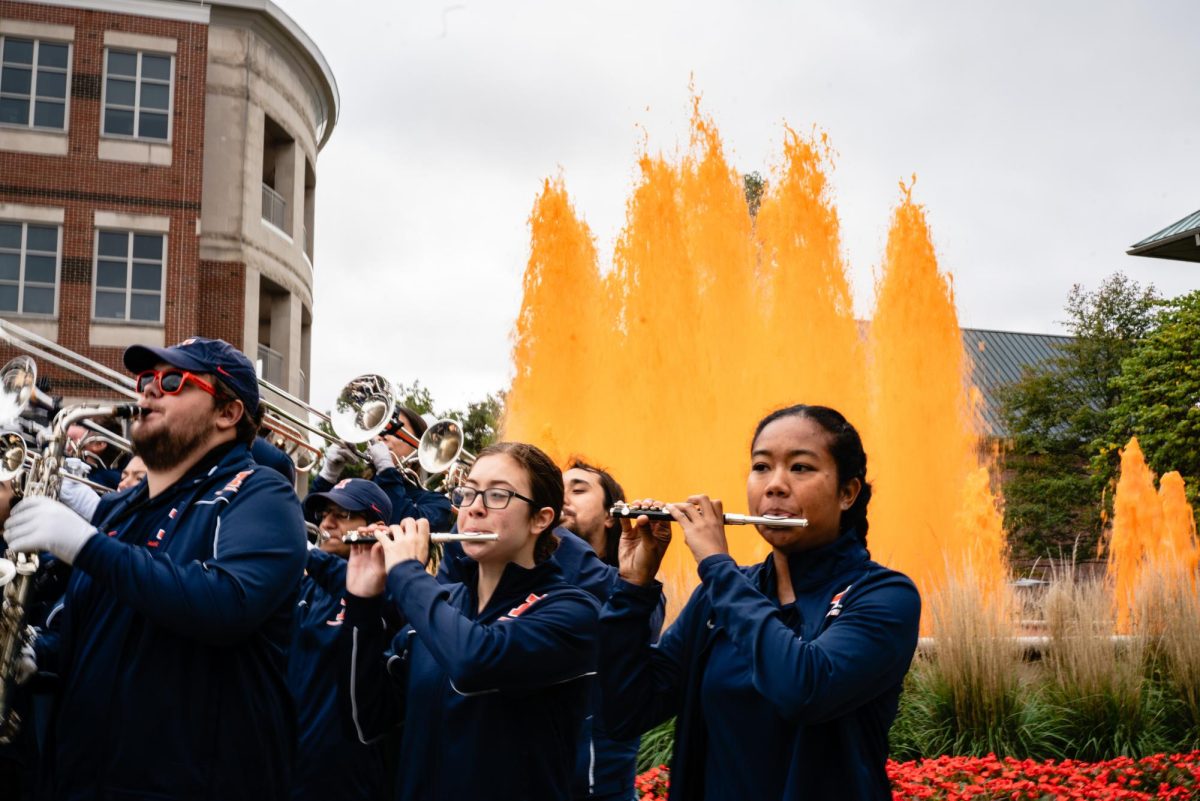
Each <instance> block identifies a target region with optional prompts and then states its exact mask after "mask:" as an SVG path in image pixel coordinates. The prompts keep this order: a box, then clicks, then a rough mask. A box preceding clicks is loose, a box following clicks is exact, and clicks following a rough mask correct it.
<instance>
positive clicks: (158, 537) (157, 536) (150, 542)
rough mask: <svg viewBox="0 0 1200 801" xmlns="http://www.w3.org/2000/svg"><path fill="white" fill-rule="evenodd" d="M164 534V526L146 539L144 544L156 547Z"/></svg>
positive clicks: (165, 531) (165, 532)
mask: <svg viewBox="0 0 1200 801" xmlns="http://www.w3.org/2000/svg"><path fill="white" fill-rule="evenodd" d="M166 534H167V530H166V529H165V528H160V529H159V530H158V532H157V533H156V534H155V535H154V536H153V537H151V538H150V539H149V540H147V541H146V546H147V547H149V548H157V547H158V544H159V543H160V542H162V538H163V537H165V536H166Z"/></svg>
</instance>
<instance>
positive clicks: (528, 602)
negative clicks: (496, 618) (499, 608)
mask: <svg viewBox="0 0 1200 801" xmlns="http://www.w3.org/2000/svg"><path fill="white" fill-rule="evenodd" d="M545 597H546V596H545V595H534V594H533V593H532V592H531V593H529V595H527V596H526V597H525V601H524V603H522V604H521V605H520V606H514V607H513V608H512V609H509V610H508V614H507V615H502V616H501V617H500V619H501V620H513V619H514V618H518V617H520V616H521V615H523V614H525V612H526V611H527V610H528V609H529V607H531V606H533V605H534V604H536V603H537V602H538V601H540V600H542V599H543V598H545Z"/></svg>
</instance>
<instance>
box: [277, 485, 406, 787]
mask: <svg viewBox="0 0 1200 801" xmlns="http://www.w3.org/2000/svg"><path fill="white" fill-rule="evenodd" d="M304 512H305V516H306V517H307V518H308V519H309V520H311V521H314V522H316V523H317V524H318V525H319V526H320V529H321V537H322V541H321V543H320V545H319V546H318V547H317V548H313V549H312V550H310V551H309V552H308V565H307V567H306V569H305V575H304V579H303V581H301V583H300V600H299V602H298V603H297V604H296V622H295V626H294V629H293V630H294V635H293V639H292V650H291V654H290V655H289V659H288V687H290V688H291V691H292V697H293V698H294V699H295V701H296V707H297V709H296V715H297V719H298V721H299V730H300V745H299V750H298V752H297V759H296V775H295V780H294V781H293V783H292V801H328V800H329V799H338V801H372V800H373V799H380V798H383V797H385V796H386V795H387V793H386V791H385V789H386V788H387V787H388V786H389V779H390V776H389V774H388V771H387V770H386V768H385V767H384V749H385V743H384V742H383V741H380V742H376V743H372V744H370V745H363V744H362V743H361V742H359V740H358V738H357V737H355V736H354V734H353V729H352V728H351V727H350V725H348V722H347V721H346V720H345V718H346V716H347V715H348V711H347V710H344V709H343V704H342V703H339V698H338V674H339V673H341V672H342V669H343V668H344V667H347V665H346V663H345V656H346V654H345V653H344V650H343V649H342V648H340V647H338V636H339V635H340V634H341V630H342V629H341V627H342V622H343V620H344V619H345V617H346V601H345V596H346V567H347V562H346V560H347V559H348V558H349V557H350V546H349V545H348V544H346V543H345V542H342V537H343V536H345V535H346V534H347V533H349V532H351V531H354V530H356V529H361V528H366V527H367V526H369V525H372V524H376V523H386V522H387V521H388V520H389V519H391V515H392V502H391V501H390V500H389V499H388V496H387V495H385V494H384V492H383V490H382V489H380V488H379V487H377V486H376V485H375V484H374V483H373V482H371V481H367V480H366V479H363V478H345V479H342V480H341V481H339V482H338V483H337V484H335V485H334V486H333V487H331V488H330V489H329V491H327V492H310V493H309V494H308V497H307V498H305V499H304ZM345 706H346V707H347V708H348V704H347V705H345ZM331 767H332V768H333V769H331Z"/></svg>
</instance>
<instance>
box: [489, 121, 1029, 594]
mask: <svg viewBox="0 0 1200 801" xmlns="http://www.w3.org/2000/svg"><path fill="white" fill-rule="evenodd" d="M831 162H832V154H831V150H830V145H829V142H828V141H827V139H826V138H825V137H824V136H823V135H813V136H804V135H801V134H799V133H797V132H795V131H793V130H791V129H785V133H784V142H783V151H782V154H781V158H780V161H779V163H778V165H777V166H776V167H775V169H774V170H773V171H772V173H771V178H770V180H769V182H768V187H767V191H766V194H765V196H764V197H763V199H762V203H761V206H760V208H759V210H758V213H757V216H756V217H752V216H751V214H750V212H749V209H748V206H747V203H746V199H745V196H744V192H743V183H742V179H741V177H740V176H739V174H738V173H737V171H736V170H734V169H733V168H732V167H731V166H730V164H729V163H728V161H727V160H726V158H725V154H724V152H723V149H722V144H721V139H720V136H719V134H718V132H717V130H716V128H715V126H714V125H713V124H712V122H711V121H710V120H708V119H707V118H705V117H704V116H703V115H702V114H701V113H700V112H699V110H698V108H696V109H695V110H694V114H693V124H692V140H691V146H690V148H689V149H688V151H687V152H686V153H685V154H684V155H682V156H681V157H679V158H677V159H675V160H672V159H669V158H667V157H665V156H663V155H651V154H649V153H647V154H644V155H643V156H642V157H641V159H640V162H639V167H640V177H639V179H638V181H637V183H636V186H635V187H634V190H633V194H632V196H631V198H630V200H629V201H628V205H627V209H626V223H625V227H624V229H623V231H622V233H621V234H620V237H619V239H618V241H617V243H616V246H615V248H614V256H613V265H612V267H611V269H609V270H601V268H600V265H599V264H598V260H597V252H596V248H595V245H594V242H593V237H592V234H591V232H590V230H589V229H588V227H587V225H586V224H585V223H584V222H583V221H582V220H581V218H580V216H579V214H578V213H577V212H576V211H575V209H574V208H573V206H572V204H571V202H570V200H569V198H568V196H567V192H566V189H565V187H564V184H563V182H562V181H561V180H551V181H547V182H546V183H545V185H544V187H543V190H542V192H541V194H540V196H539V197H538V199H537V201H536V203H535V205H534V209H533V213H532V215H531V228H532V244H531V252H530V259H529V264H528V268H527V270H526V274H525V297H524V303H523V305H522V308H521V313H520V316H519V319H518V321H517V325H516V331H515V335H514V340H515V341H514V362H515V367H516V373H515V376H514V380H513V384H512V388H511V391H510V393H509V395H508V399H507V407H508V415H507V418H506V421H505V427H504V434H505V436H506V437H507V438H509V439H517V440H527V441H531V442H534V443H536V444H538V445H539V446H541V447H543V448H545V449H546V450H547V451H548V452H549V453H550V454H551V455H552V456H554V457H555V458H557V459H560V460H565V459H566V457H567V456H569V455H570V454H580V455H583V456H585V457H586V458H587V459H588V460H590V461H593V462H594V463H598V464H602V465H605V466H606V467H608V468H610V469H611V470H612V471H613V473H614V475H616V476H617V478H618V480H620V481H621V483H622V484H623V485H624V486H625V488H626V490H627V491H629V492H630V494H631V496H632V497H647V496H653V497H658V498H662V499H665V500H677V499H682V498H685V497H687V496H688V495H690V494H694V493H699V492H705V493H708V494H709V495H711V496H713V497H717V498H722V499H723V500H724V501H725V503H726V509H727V510H728V511H741V510H744V508H745V500H744V498H745V477H746V473H747V470H748V458H749V457H748V451H749V445H750V442H749V439H750V435H751V433H752V429H753V425H754V423H755V422H756V421H757V420H758V419H759V418H760V417H762V416H763V415H764V414H766V413H767V412H769V411H770V410H772V409H774V408H776V407H779V406H782V405H787V404H792V403H799V402H802V403H814V404H825V405H830V406H833V407H835V408H837V409H839V410H840V411H842V412H843V413H844V414H845V415H846V416H847V417H848V418H849V419H850V420H851V422H853V423H855V425H856V426H857V427H858V428H859V430H860V431H861V432H862V434H863V437H864V441H865V444H866V448H867V453H868V457H869V472H868V478H869V480H870V481H871V482H872V483H873V485H874V488H875V499H874V500H873V501H872V507H871V512H870V517H871V530H870V536H869V546H870V548H871V550H872V553H873V555H874V556H875V558H876V559H878V560H880V561H882V562H884V563H885V564H888V565H890V566H893V567H895V568H897V569H899V570H902V571H904V572H905V573H907V574H908V575H910V576H912V577H913V579H914V580H916V581H917V583H918V585H920V586H921V588H922V590H923V592H928V591H929V590H931V589H932V588H933V587H935V586H937V585H938V584H940V583H941V582H942V581H943V580H944V577H945V575H946V572H947V570H948V569H949V570H959V569H963V568H964V566H966V565H969V566H970V568H969V569H971V571H972V572H973V573H975V574H976V575H977V576H980V577H982V578H981V579H980V580H981V581H983V582H984V583H985V584H987V585H988V586H998V585H999V584H1000V583H1001V582H1000V579H1001V577H1003V576H1005V575H1006V572H1005V568H1004V552H1003V550H1004V548H1003V542H1004V540H1003V532H1002V527H1001V517H1000V513H999V511H998V509H997V501H996V498H995V497H994V495H993V491H992V488H991V482H990V480H989V469H988V462H989V457H988V456H987V454H986V452H982V451H981V450H980V449H979V447H978V442H979V431H978V423H977V420H978V418H977V415H976V414H975V410H974V403H973V400H972V397H971V389H970V386H969V381H968V380H967V375H966V366H967V364H968V362H967V360H966V359H965V357H964V355H963V352H962V339H961V335H960V333H959V327H958V319H957V315H956V313H955V308H954V297H953V292H952V289H951V284H950V280H949V278H948V277H947V275H946V274H945V273H944V272H943V271H942V270H941V269H940V268H939V265H938V262H937V258H936V255H935V253H934V248H933V245H932V241H931V237H930V231H929V226H928V223H927V220H926V216H925V211H924V209H923V208H922V207H921V206H920V205H919V204H918V203H916V202H915V201H914V200H913V197H912V188H911V185H910V186H907V187H905V186H903V185H902V187H901V194H900V197H899V202H898V205H897V207H896V210H895V213H894V216H893V218H892V221H891V228H890V233H889V235H888V241H887V247H886V252H885V254H884V259H883V264H882V268H881V270H880V273H879V279H878V285H877V288H876V294H877V298H876V303H875V311H874V315H873V321H872V323H871V324H870V325H869V326H867V325H863V324H860V323H859V322H857V321H856V320H855V319H854V315H853V312H852V308H853V304H852V298H851V293H850V288H849V283H848V281H847V278H846V264H845V261H844V258H843V255H842V248H841V241H840V238H839V223H838V215H837V210H836V207H835V205H834V203H833V200H832V196H831V190H830V188H829V184H828V178H827V175H828V173H829V172H830V170H831ZM729 536H730V538H731V541H730V546H731V550H732V551H733V555H734V557H735V558H736V559H738V561H740V562H747V561H752V560H758V559H761V558H762V557H763V556H764V555H765V552H766V549H765V546H764V544H763V543H762V541H761V540H760V538H759V537H758V535H757V533H756V532H754V531H753V530H752V529H741V530H738V529H730V531H729ZM664 572H665V576H664V578H665V581H666V583H667V585H668V588H669V591H670V595H671V602H672V606H673V608H674V609H675V610H677V609H678V606H677V604H678V602H679V601H680V600H681V599H683V598H686V595H687V593H688V592H689V591H690V589H691V587H692V586H694V585H695V582H696V574H695V565H694V563H693V562H692V559H691V556H690V554H689V553H688V552H687V549H686V548H685V547H683V546H682V543H680V544H677V545H675V546H673V547H672V549H671V551H670V552H668V555H667V560H666V563H665V564H664Z"/></svg>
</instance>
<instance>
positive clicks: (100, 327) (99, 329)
mask: <svg viewBox="0 0 1200 801" xmlns="http://www.w3.org/2000/svg"><path fill="white" fill-rule="evenodd" d="M88 344H89V345H91V346H92V347H96V348H128V347H129V346H130V345H153V346H154V347H158V348H163V347H166V344H167V335H166V331H165V330H164V329H163V326H162V323H158V324H154V323H150V324H146V323H142V322H140V321H136V320H135V321H132V322H128V323H123V322H118V321H116V320H113V321H112V322H108V323H98V322H95V321H93V322H92V324H91V325H90V326H89V327H88Z"/></svg>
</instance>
